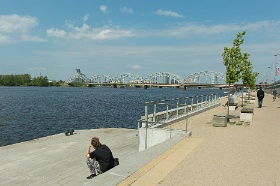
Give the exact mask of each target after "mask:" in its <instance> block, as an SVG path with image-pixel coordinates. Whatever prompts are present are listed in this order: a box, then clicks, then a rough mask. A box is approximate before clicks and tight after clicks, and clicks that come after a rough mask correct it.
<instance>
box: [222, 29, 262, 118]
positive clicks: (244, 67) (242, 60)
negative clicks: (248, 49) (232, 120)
mask: <svg viewBox="0 0 280 186" xmlns="http://www.w3.org/2000/svg"><path fill="white" fill-rule="evenodd" d="M245 34H246V31H243V32H242V33H240V32H239V33H238V34H237V36H236V38H235V39H234V40H233V46H232V47H231V48H229V47H224V53H223V54H222V56H223V60H224V65H225V67H226V83H228V85H229V90H228V103H229V97H230V86H231V84H234V83H235V82H238V81H239V80H240V79H242V81H243V83H244V84H245V85H248V86H249V87H254V85H255V82H256V77H257V75H258V73H252V68H253V67H252V63H251V62H250V60H249V56H250V54H248V53H242V52H241V48H240V46H241V45H242V44H243V43H244V39H243V36H244V35H245ZM228 117H229V104H228V112H227V118H228Z"/></svg>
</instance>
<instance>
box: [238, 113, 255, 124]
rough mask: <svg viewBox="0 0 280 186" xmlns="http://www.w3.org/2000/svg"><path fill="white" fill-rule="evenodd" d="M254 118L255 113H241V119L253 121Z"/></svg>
mask: <svg viewBox="0 0 280 186" xmlns="http://www.w3.org/2000/svg"><path fill="white" fill-rule="evenodd" d="M252 120H253V113H240V121H245V122H251V121H252Z"/></svg>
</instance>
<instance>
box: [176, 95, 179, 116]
mask: <svg viewBox="0 0 280 186" xmlns="http://www.w3.org/2000/svg"><path fill="white" fill-rule="evenodd" d="M176 100H177V107H176V118H178V117H179V98H176Z"/></svg>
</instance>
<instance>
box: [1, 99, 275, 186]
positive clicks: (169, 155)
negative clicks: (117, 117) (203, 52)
mask: <svg viewBox="0 0 280 186" xmlns="http://www.w3.org/2000/svg"><path fill="white" fill-rule="evenodd" d="M221 101H222V104H224V103H225V101H226V100H221ZM278 107H280V101H279V99H277V100H276V101H275V102H273V101H272V96H271V95H268V94H266V97H265V99H264V103H263V108H261V109H259V108H257V103H255V113H254V116H253V121H252V122H251V124H250V125H246V126H245V125H242V126H237V125H230V124H229V125H228V126H227V127H213V126H212V124H211V120H212V118H213V115H215V114H225V113H226V111H227V110H226V107H223V106H219V107H216V108H213V109H211V110H208V111H206V112H204V113H201V114H198V115H195V116H192V117H190V118H189V119H188V120H187V123H188V130H190V131H192V136H191V137H188V138H186V137H185V136H184V135H178V136H176V137H174V138H172V139H170V140H167V141H166V142H163V143H161V144H158V145H156V146H154V147H152V148H149V149H147V150H145V151H141V152H138V136H137V134H138V132H137V130H133V129H94V130H79V131H75V134H74V135H71V136H65V135H64V134H57V135H54V136H49V137H45V138H40V139H38V140H32V141H28V142H22V143H19V144H14V145H9V146H5V147H0V157H1V158H0V167H1V168H0V185H34V186H35V185H120V186H123V185H163V186H165V185H166V186H167V185H168V186H170V185H207V186H209V185H210V186H211V185H215V186H216V185H218V186H219V185H221V186H222V185H223V186H224V185H234V186H235V185H244V186H245V185H246V186H248V185H254V186H255V185H273V186H274V185H280V122H279V119H280V108H278ZM240 109H241V108H238V109H237V110H235V111H231V112H232V113H230V114H234V115H238V114H239V113H240ZM185 123H186V121H182V122H177V123H175V124H173V126H172V128H173V129H179V130H185ZM93 136H97V137H99V138H100V140H101V142H102V143H104V144H106V145H108V146H109V147H110V148H111V149H112V151H113V154H114V156H115V157H118V158H119V159H120V165H119V166H117V167H115V168H113V169H111V170H109V171H108V172H106V173H104V174H101V175H99V176H97V177H95V178H93V179H92V180H87V179H86V176H88V175H89V171H88V169H87V166H86V164H85V160H86V159H85V151H86V148H87V146H88V145H89V142H90V139H91V137H93Z"/></svg>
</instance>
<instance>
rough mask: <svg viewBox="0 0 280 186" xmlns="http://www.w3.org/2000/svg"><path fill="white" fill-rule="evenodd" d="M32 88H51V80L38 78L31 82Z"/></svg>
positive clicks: (45, 77)
mask: <svg viewBox="0 0 280 186" xmlns="http://www.w3.org/2000/svg"><path fill="white" fill-rule="evenodd" d="M31 85H32V86H41V87H47V86H49V80H48V77H47V76H38V77H34V78H33V80H32V81H31Z"/></svg>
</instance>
